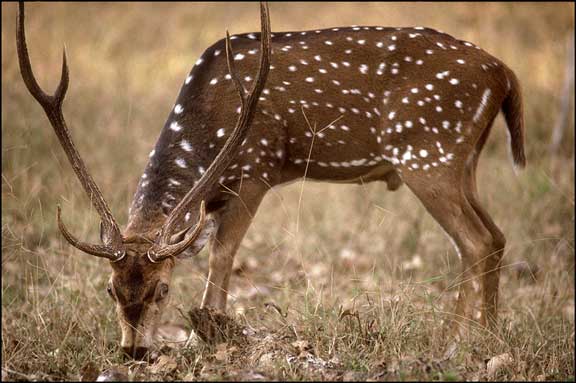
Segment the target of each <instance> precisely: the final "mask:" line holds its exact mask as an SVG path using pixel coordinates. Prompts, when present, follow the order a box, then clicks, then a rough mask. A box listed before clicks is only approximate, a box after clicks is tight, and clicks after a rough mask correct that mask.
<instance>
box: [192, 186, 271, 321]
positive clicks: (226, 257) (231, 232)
mask: <svg viewBox="0 0 576 383" xmlns="http://www.w3.org/2000/svg"><path fill="white" fill-rule="evenodd" d="M266 190H267V189H266V187H265V185H264V184H262V183H260V182H250V181H247V180H244V182H243V184H242V186H241V187H240V191H239V192H238V195H237V196H233V197H231V198H230V199H228V200H227V201H226V203H225V204H224V207H222V208H221V209H219V211H220V213H219V218H218V221H219V226H218V231H217V233H216V235H215V236H214V237H213V238H212V239H211V241H210V258H209V262H208V280H207V282H206V288H205V290H204V296H203V298H202V306H201V307H212V308H215V309H217V310H221V311H225V310H226V301H227V298H228V285H229V283H230V275H231V273H232V265H233V262H234V256H235V255H236V251H237V250H238V247H239V246H240V242H242V238H244V234H246V231H247V230H248V227H249V226H250V223H251V222H252V218H253V217H254V214H255V213H256V210H257V209H258V206H259V205H260V202H261V201H262V198H263V197H264V194H265V193H266Z"/></svg>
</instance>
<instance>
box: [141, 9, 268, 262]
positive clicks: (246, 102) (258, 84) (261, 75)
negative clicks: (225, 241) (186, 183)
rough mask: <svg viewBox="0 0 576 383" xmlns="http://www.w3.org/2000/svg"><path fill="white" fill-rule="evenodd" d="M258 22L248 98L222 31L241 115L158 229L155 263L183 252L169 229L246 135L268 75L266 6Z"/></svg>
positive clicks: (205, 189)
mask: <svg viewBox="0 0 576 383" xmlns="http://www.w3.org/2000/svg"><path fill="white" fill-rule="evenodd" d="M260 22H261V31H262V33H261V35H260V64H259V67H258V74H257V77H256V81H255V82H254V85H253V87H252V89H251V90H250V93H249V94H248V97H246V96H245V95H244V88H243V87H242V85H241V83H240V80H239V79H238V75H237V72H236V69H235V66H234V62H233V52H232V47H231V43H230V36H229V35H228V31H226V59H227V62H228V71H229V72H230V76H231V77H232V79H233V82H234V85H235V87H236V90H237V91H238V94H239V96H240V101H241V104H242V105H241V114H240V116H239V117H238V120H237V122H236V126H235V127H234V130H233V131H232V134H231V135H230V137H229V138H228V140H227V141H226V143H225V144H224V147H223V148H222V150H221V151H220V152H219V153H218V155H217V156H216V158H215V159H214V161H213V162H212V164H210V167H209V168H208V170H207V171H206V173H204V175H203V176H202V178H200V180H199V181H198V183H197V184H196V185H195V186H194V187H193V188H192V189H191V190H190V191H189V192H188V193H187V194H186V195H185V196H184V198H182V200H181V201H180V203H179V204H178V205H177V206H176V207H175V208H174V210H173V211H172V213H171V214H170V216H169V217H168V219H167V220H166V223H165V224H164V226H163V227H162V231H161V233H160V236H159V239H158V241H157V243H156V244H155V245H154V246H153V247H152V249H151V250H150V252H149V253H151V254H152V257H156V258H155V259H156V260H158V259H159V254H162V257H161V258H167V257H170V256H175V255H177V254H179V253H180V252H182V251H183V250H184V249H185V248H183V249H181V247H180V246H178V244H175V245H170V244H169V240H170V237H171V234H172V232H173V228H174V227H175V226H176V224H177V223H178V222H180V221H181V220H182V218H183V216H184V215H185V213H186V212H187V211H188V209H190V207H194V206H197V205H198V203H199V202H200V201H201V200H202V199H203V198H204V197H205V196H206V195H207V193H208V192H209V191H210V190H211V189H212V187H213V186H214V185H215V184H216V183H217V182H218V178H219V177H220V175H221V174H222V173H223V172H224V171H225V170H226V169H227V168H228V166H229V165H230V163H231V162H232V160H233V159H234V155H235V154H236V151H237V149H238V147H239V146H240V144H241V143H242V141H243V140H244V138H245V137H246V133H247V132H248V129H249V127H250V125H251V123H252V120H253V118H254V113H255V110H256V105H257V103H258V99H259V98H260V94H261V93H262V90H263V89H264V85H265V84H266V79H267V77H268V72H269V71H270V54H271V48H270V45H271V44H270V16H269V12H268V4H267V3H266V2H261V3H260ZM197 227H198V225H197ZM195 231H197V230H195ZM198 234H199V231H198ZM190 243H192V242H190ZM149 257H150V256H149Z"/></svg>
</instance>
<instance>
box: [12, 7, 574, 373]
mask: <svg viewBox="0 0 576 383" xmlns="http://www.w3.org/2000/svg"><path fill="white" fill-rule="evenodd" d="M270 9H271V15H272V29H273V30H274V31H282V30H298V29H312V28H320V27H329V26H336V25H351V24H366V25H393V26H412V25H426V26H431V27H434V28H437V29H440V30H443V31H445V32H447V33H450V34H452V35H454V36H456V37H460V38H463V39H466V40H470V41H473V42H475V43H477V44H479V45H480V46H482V47H483V48H484V49H486V50H487V51H489V52H491V53H493V54H494V55H496V56H497V57H499V58H501V59H502V60H503V61H504V62H506V63H507V64H508V65H509V66H510V67H511V68H512V69H513V70H514V71H515V72H516V73H517V75H518V77H519V78H520V80H521V83H522V85H523V89H524V95H525V106H526V108H525V109H526V121H527V151H528V159H529V166H528V168H527V169H526V171H524V172H523V173H521V174H520V175H519V176H518V177H516V176H514V173H513V172H512V169H511V166H510V163H509V161H508V156H507V153H506V150H507V149H506V136H505V133H504V126H503V121H502V119H501V118H499V119H498V121H497V124H496V126H495V128H494V129H493V132H492V135H491V137H490V139H489V141H488V144H487V147H486V149H485V152H484V154H483V157H482V159H481V161H480V168H479V172H478V178H479V185H480V188H481V190H480V194H481V200H482V202H483V204H484V206H485V207H486V208H487V210H488V211H490V212H491V213H492V215H493V217H494V219H495V221H496V222H497V224H498V225H499V226H500V227H501V228H502V230H503V231H504V233H505V234H506V237H507V239H508V246H507V250H506V255H505V258H504V266H503V270H502V282H501V308H500V314H501V315H500V318H501V320H500V324H499V326H498V328H497V330H496V331H495V332H494V333H488V332H487V331H486V330H482V329H473V331H472V332H471V334H470V336H469V338H466V339H464V340H463V341H461V342H460V343H459V345H458V346H457V347H456V348H454V347H453V346H452V344H451V343H450V342H449V341H448V338H447V337H445V336H444V334H443V332H442V324H441V321H442V319H446V318H449V316H450V314H449V312H450V307H451V303H452V301H453V298H454V294H455V288H454V281H455V280H456V278H457V276H458V274H459V268H458V263H457V261H458V259H457V257H456V254H455V252H454V250H453V249H452V247H451V246H450V243H449V241H447V240H446V238H445V236H444V235H443V234H442V231H441V230H440V228H439V227H438V226H437V224H436V223H435V222H434V221H433V220H432V219H431V218H430V217H429V216H428V215H427V214H426V212H425V210H424V208H423V207H422V206H421V205H420V204H419V202H418V201H417V200H416V198H415V197H414V196H413V195H412V194H411V193H410V192H409V191H408V190H407V189H406V188H405V187H403V188H401V189H400V190H399V191H397V192H395V193H391V192H387V191H386V190H385V187H384V185H379V184H369V185H365V186H340V185H331V184H312V183H306V184H305V185H304V188H303V203H302V206H301V209H300V211H298V210H297V207H298V199H299V197H300V192H301V190H302V184H301V183H296V184H293V185H290V186H288V187H285V188H282V189H279V190H274V191H272V192H270V193H269V195H268V197H267V198H266V199H265V201H264V203H263V206H262V207H261V209H260V211H259V213H258V215H257V216H256V219H255V221H254V224H253V226H252V227H251V229H250V230H249V232H248V234H247V236H246V238H245V240H244V242H243V243H242V247H241V248H240V250H239V253H238V255H237V259H236V268H235V274H234V276H233V278H232V283H231V291H230V295H231V297H230V304H229V312H228V313H229V314H230V315H231V316H233V318H234V319H235V323H236V325H237V326H241V328H242V329H243V332H244V334H240V335H239V336H238V337H236V338H231V339H230V340H229V341H228V342H227V343H223V344H219V345H216V346H208V345H205V344H203V343H202V342H199V343H198V344H196V345H194V344H189V346H188V347H182V346H181V345H180V346H177V345H175V344H173V343H169V344H167V346H165V347H164V348H163V349H162V350H161V352H162V353H163V354H164V355H165V357H163V358H161V359H159V360H158V361H157V362H156V363H155V364H150V365H148V364H146V363H135V362H124V361H123V360H122V359H121V358H120V356H119V353H118V349H117V342H118V340H119V329H118V327H117V324H116V322H115V321H116V319H115V315H116V314H115V312H114V309H113V305H112V302H111V301H110V299H109V298H108V296H107V295H106V292H105V287H106V282H107V279H108V276H109V267H108V266H107V265H106V262H104V261H102V260H98V259H96V258H95V257H89V256H85V255H83V254H80V253H79V252H78V251H76V250H74V249H72V248H71V247H70V246H69V245H68V244H66V243H65V241H64V240H63V239H62V237H61V235H60V234H59V232H58V231H57V228H56V218H55V217H56V205H57V204H58V203H59V204H61V205H62V207H63V209H64V211H65V215H66V217H67V222H68V223H69V225H70V226H71V229H73V231H74V232H75V233H77V235H78V236H80V237H82V238H85V239H86V240H92V241H93V242H96V241H97V227H98V220H97V218H96V215H95V214H94V212H93V211H92V210H91V208H90V205H89V202H88V201H87V198H86V197H85V196H84V195H83V193H82V192H81V191H80V188H79V183H78V181H77V180H76V179H75V177H74V175H73V173H72V171H71V169H70V166H69V165H68V163H67V162H66V158H65V156H64V154H63V152H62V150H61V148H60V147H59V146H58V143H57V140H56V138H55V136H54V134H53V133H52V132H51V131H50V128H49V127H48V123H47V121H46V118H45V117H44V115H43V113H42V111H41V109H40V107H39V106H38V105H37V104H36V103H35V102H34V101H33V100H32V98H31V97H30V95H29V94H27V92H26V91H25V89H24V85H23V83H22V81H21V78H20V75H19V73H18V67H17V63H16V55H15V44H14V39H15V37H14V30H15V26H14V20H15V17H16V6H15V4H6V3H2V43H3V44H2V79H3V81H2V379H3V380H6V379H16V380H61V379H62V380H76V379H79V378H81V377H84V378H90V377H92V378H94V377H95V376H96V375H97V374H98V373H99V372H101V371H103V370H107V369H112V371H116V372H117V373H119V374H129V377H130V378H132V379H146V380H155V379H168V380H171V379H174V380H183V379H184V380H192V379H251V380H255V379H263V378H271V379H294V380H301V379H345V380H350V379H378V380H399V379H405V380H414V379H419V380H424V379H437V380H438V379H439V380H459V379H467V380H474V379H481V380H485V379H488V380H495V379H500V378H502V379H509V380H510V379H514V380H574V341H575V339H574V231H573V229H574V185H573V182H574V162H573V157H571V156H573V153H572V151H571V150H572V146H573V140H574V137H573V133H572V132H573V130H574V129H573V122H571V125H570V129H569V130H570V133H569V135H568V137H567V139H566V140H565V141H566V142H565V146H564V147H563V151H562V152H561V153H559V154H558V156H556V157H554V158H549V156H548V154H547V150H546V149H547V143H548V141H549V137H550V136H551V127H552V126H553V124H554V122H555V114H556V112H557V110H558V106H559V99H558V97H559V89H561V85H562V76H563V73H564V67H563V63H564V55H565V49H566V44H565V38H566V36H567V35H568V34H569V33H573V28H574V19H573V14H574V7H573V5H572V4H567V3H564V4H528V3H522V4H513V3H503V4H495V3H485V4H474V3H466V4H457V3H451V4H441V3H435V4H421V3H419V4H393V3H381V4H371V3H366V4H362V3H354V4H350V3H334V4H332V3H321V4H313V3H306V4H304V3H301V4H289V3H273V4H271V6H270ZM257 10H258V9H257V6H256V5H255V4H239V3H235V4H233V5H230V4H166V5H164V4H162V5H160V4H145V5H141V4H135V3H133V4H114V5H111V4H107V5H102V4H88V5H82V6H79V5H78V4H51V5H45V4H29V5H28V10H27V16H28V18H27V32H28V41H29V48H30V50H31V58H32V62H33V65H34V70H35V72H36V73H37V77H38V78H39V81H40V83H41V84H42V85H43V86H45V87H46V88H47V89H52V88H53V86H55V84H56V82H57V80H58V76H59V68H60V62H59V60H60V55H61V48H62V45H63V44H64V43H65V44H66V47H67V50H68V55H69V64H70V69H71V85H70V90H69V93H68V99H67V102H66V104H65V114H66V116H67V119H68V122H69V125H70V127H71V129H72V134H73V136H74V139H75V140H76V143H77V146H78V147H79V150H80V152H81V153H82V155H83V157H84V159H85V161H86V162H87V165H88V167H89V169H91V172H92V175H93V177H94V178H95V179H96V180H97V182H98V184H99V185H100V187H101V189H102V190H103V193H104V195H105V196H106V198H107V199H108V201H109V203H110V205H111V208H112V210H113V211H114V213H115V215H116V216H117V218H118V220H119V221H120V222H126V217H127V208H128V205H129V202H130V199H131V197H132V195H133V193H134V191H135V187H136V183H137V180H138V179H139V177H140V173H141V171H142V169H143V168H144V165H145V163H146V160H147V155H146V154H147V153H148V152H149V151H150V149H151V147H152V145H153V143H154V141H155V139H156V138H157V136H158V134H159V130H160V127H161V126H162V124H163V122H164V119H165V118H166V116H167V115H168V112H169V110H170V108H171V106H172V104H173V101H174V99H175V97H176V95H177V91H178V89H179V86H180V85H181V84H182V81H183V80H184V78H185V77H186V74H187V72H188V70H189V69H190V68H191V66H192V64H193V63H194V62H195V60H196V58H197V57H198V56H199V54H200V53H201V52H202V50H203V49H204V48H205V47H206V46H208V45H209V44H210V43H211V42H212V41H214V40H216V39H218V38H220V37H222V36H223V35H224V30H225V28H229V29H230V30H231V31H232V32H245V31H250V30H257V29H258V13H257ZM572 110H573V109H572ZM572 114H573V112H572ZM297 222H299V224H298V227H297ZM206 255H207V253H206V252H205V251H204V252H202V254H201V255H200V256H199V257H198V258H197V259H195V260H193V261H188V262H186V263H182V265H181V266H180V267H179V269H178V271H177V273H176V275H175V278H174V281H173V286H174V287H173V288H172V292H173V297H172V300H171V304H170V307H169V311H168V312H167V313H166V314H165V316H164V322H165V324H166V325H168V324H171V325H178V326H180V327H182V328H184V329H185V330H187V329H189V328H190V323H189V322H188V320H187V316H186V315H185V313H186V311H187V310H188V309H190V308H192V307H195V306H197V305H198V304H199V302H200V299H201V294H202V290H203V285H204V281H205V274H206V265H207V259H206V258H207V257H206ZM174 330H175V329H174V328H172V330H170V328H166V331H172V332H174ZM173 335H174V334H173Z"/></svg>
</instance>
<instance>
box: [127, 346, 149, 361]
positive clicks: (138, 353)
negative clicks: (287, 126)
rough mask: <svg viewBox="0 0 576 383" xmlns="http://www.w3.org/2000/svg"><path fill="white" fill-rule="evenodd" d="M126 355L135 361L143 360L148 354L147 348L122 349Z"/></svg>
mask: <svg viewBox="0 0 576 383" xmlns="http://www.w3.org/2000/svg"><path fill="white" fill-rule="evenodd" d="M122 350H123V351H124V354H125V355H126V356H128V357H130V358H132V359H135V360H142V359H144V357H145V356H146V354H147V353H148V348H147V347H122Z"/></svg>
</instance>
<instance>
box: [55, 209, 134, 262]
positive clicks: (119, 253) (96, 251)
mask: <svg viewBox="0 0 576 383" xmlns="http://www.w3.org/2000/svg"><path fill="white" fill-rule="evenodd" d="M58 228H59V229H60V232H61V233H62V235H63V236H64V238H66V240H67V241H68V243H70V244H71V245H72V246H74V247H75V248H77V249H78V250H82V251H83V252H85V253H88V254H91V255H95V256H97V257H102V258H108V259H109V260H111V261H112V262H118V261H120V260H121V259H122V258H124V256H125V255H126V252H124V251H123V250H111V248H110V247H109V246H106V245H93V244H90V243H85V242H82V241H80V240H78V239H77V238H76V237H75V236H74V235H73V234H72V233H70V231H68V229H67V228H66V225H64V222H63V221H62V217H61V209H60V205H58Z"/></svg>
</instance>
